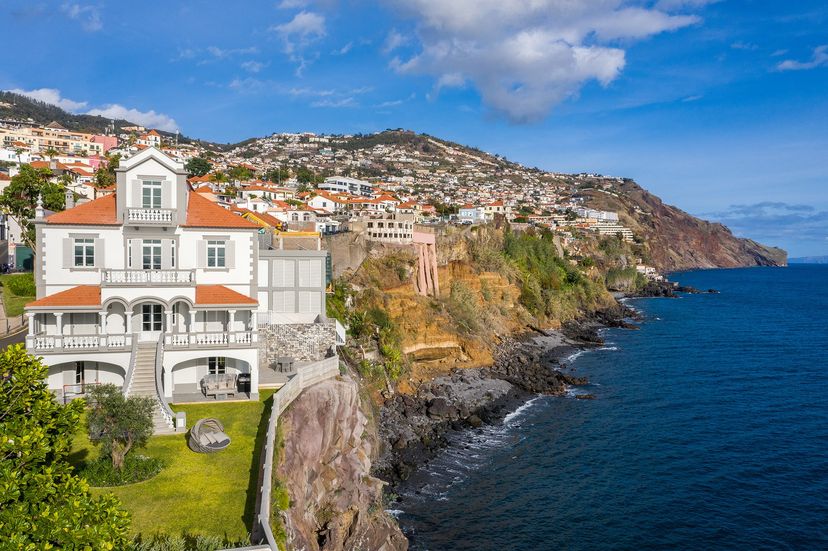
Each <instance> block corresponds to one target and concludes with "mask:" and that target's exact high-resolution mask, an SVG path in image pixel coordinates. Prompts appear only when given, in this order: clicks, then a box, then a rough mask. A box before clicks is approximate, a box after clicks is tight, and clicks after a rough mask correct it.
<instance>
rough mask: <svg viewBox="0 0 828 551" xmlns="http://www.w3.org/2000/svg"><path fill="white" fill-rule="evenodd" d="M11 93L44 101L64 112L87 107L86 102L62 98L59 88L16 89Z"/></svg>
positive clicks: (72, 111)
mask: <svg viewBox="0 0 828 551" xmlns="http://www.w3.org/2000/svg"><path fill="white" fill-rule="evenodd" d="M9 92H13V93H15V94H20V95H21V96H26V97H27V98H32V99H35V100H38V101H42V102H44V103H48V104H49V105H55V106H57V107H60V108H61V109H63V110H64V111H69V112H71V113H74V112H75V111H77V110H79V109H83V108H84V107H86V105H87V102H85V101H74V100H71V99H68V98H64V97H62V96H61V94H60V90H58V89H57V88H37V89H35V90H21V89H20V88H15V89H14V90H9Z"/></svg>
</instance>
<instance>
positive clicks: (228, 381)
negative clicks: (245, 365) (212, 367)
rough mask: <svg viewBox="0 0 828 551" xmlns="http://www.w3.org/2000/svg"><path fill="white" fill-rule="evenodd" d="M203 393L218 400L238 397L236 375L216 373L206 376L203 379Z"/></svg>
mask: <svg viewBox="0 0 828 551" xmlns="http://www.w3.org/2000/svg"><path fill="white" fill-rule="evenodd" d="M201 391H202V392H203V393H204V395H205V396H213V397H214V398H215V399H216V400H218V399H219V398H226V397H227V396H235V395H236V392H237V390H236V375H235V374H234V373H216V374H211V375H205V376H204V378H203V379H201Z"/></svg>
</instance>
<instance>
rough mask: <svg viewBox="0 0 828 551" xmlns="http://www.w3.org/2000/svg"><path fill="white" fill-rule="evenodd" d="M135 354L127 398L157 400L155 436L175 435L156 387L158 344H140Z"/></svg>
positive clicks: (154, 420)
mask: <svg viewBox="0 0 828 551" xmlns="http://www.w3.org/2000/svg"><path fill="white" fill-rule="evenodd" d="M137 346H138V349H137V351H136V354H135V366H134V369H133V372H132V381H131V382H130V384H129V390H128V391H127V396H148V397H150V398H153V399H154V400H155V407H154V408H153V411H152V422H153V425H154V427H155V434H174V433H175V429H174V428H173V425H172V424H171V423H170V422H168V421H167V419H166V418H165V417H164V414H163V413H162V406H161V400H160V399H159V396H158V390H157V389H156V385H155V353H156V346H157V343H154V342H147V343H138V345H137Z"/></svg>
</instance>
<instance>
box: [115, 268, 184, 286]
mask: <svg viewBox="0 0 828 551" xmlns="http://www.w3.org/2000/svg"><path fill="white" fill-rule="evenodd" d="M101 283H102V284H104V285H194V284H195V270H103V271H102V272H101Z"/></svg>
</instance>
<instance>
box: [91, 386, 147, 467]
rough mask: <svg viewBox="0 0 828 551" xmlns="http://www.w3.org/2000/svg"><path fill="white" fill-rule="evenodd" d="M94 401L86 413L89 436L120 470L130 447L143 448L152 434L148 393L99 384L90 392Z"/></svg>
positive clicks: (113, 465)
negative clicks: (136, 393) (127, 392)
mask: <svg viewBox="0 0 828 551" xmlns="http://www.w3.org/2000/svg"><path fill="white" fill-rule="evenodd" d="M89 398H90V401H91V402H92V403H93V404H94V405H93V406H92V407H91V409H90V410H89V414H88V415H87V417H86V427H87V430H88V432H89V439H90V440H91V441H92V443H93V444H95V445H98V444H100V446H101V452H102V453H103V454H105V455H109V456H111V457H112V467H113V468H115V469H118V470H121V469H122V468H123V467H124V458H126V455H127V454H128V453H129V452H130V450H131V449H132V448H143V447H144V446H146V444H147V441H148V440H149V437H150V436H152V408H153V407H154V406H155V400H153V399H152V398H150V397H148V396H130V397H129V398H127V397H126V396H124V393H123V392H121V390H120V389H119V388H118V387H116V386H115V385H111V384H108V385H100V386H98V387H95V388H93V389H92V390H91V391H90V393H89Z"/></svg>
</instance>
